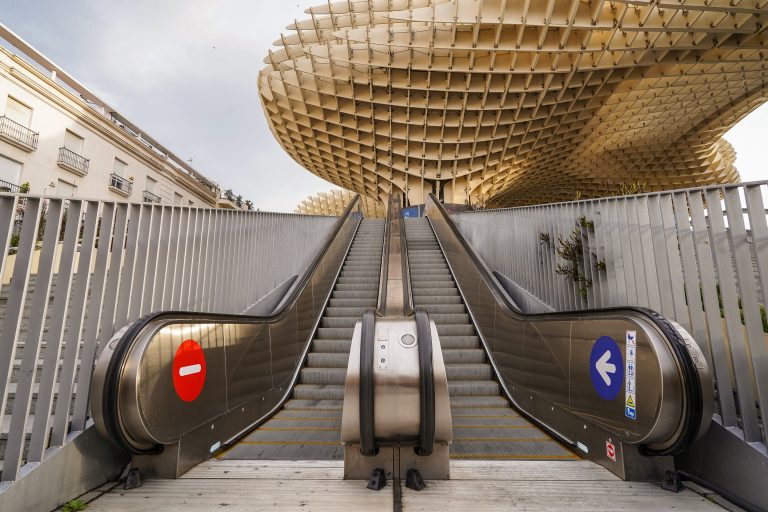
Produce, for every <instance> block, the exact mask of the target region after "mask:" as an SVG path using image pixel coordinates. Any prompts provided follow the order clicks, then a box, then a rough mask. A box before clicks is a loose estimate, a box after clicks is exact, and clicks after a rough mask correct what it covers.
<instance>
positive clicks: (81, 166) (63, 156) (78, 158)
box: [57, 147, 90, 175]
mask: <svg viewBox="0 0 768 512" xmlns="http://www.w3.org/2000/svg"><path fill="white" fill-rule="evenodd" d="M57 163H58V164H59V166H60V167H63V168H64V169H67V170H69V171H72V172H74V173H76V174H80V175H84V174H88V166H89V164H90V160H88V159H87V158H85V157H84V156H82V155H78V154H77V153H75V152H74V151H72V150H71V149H67V148H63V147H62V148H59V159H58V160H57Z"/></svg>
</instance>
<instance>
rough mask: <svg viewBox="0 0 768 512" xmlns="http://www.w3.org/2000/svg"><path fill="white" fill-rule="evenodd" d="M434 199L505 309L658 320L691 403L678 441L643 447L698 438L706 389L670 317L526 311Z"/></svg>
mask: <svg viewBox="0 0 768 512" xmlns="http://www.w3.org/2000/svg"><path fill="white" fill-rule="evenodd" d="M430 202H431V203H432V204H434V206H435V207H436V208H437V210H438V211H439V212H440V214H441V216H442V217H443V219H444V220H445V221H446V224H447V225H448V227H449V228H450V230H451V232H452V233H453V234H454V235H455V236H456V238H457V240H459V242H460V243H461V245H462V248H463V249H464V250H465V251H466V253H467V255H468V256H469V258H470V259H471V261H472V263H473V264H474V265H475V267H476V269H477V270H478V272H479V273H480V275H481V276H482V278H483V280H484V281H485V282H486V284H487V286H488V288H489V289H490V290H491V292H492V294H493V295H494V297H495V298H496V300H497V302H498V303H499V304H500V305H501V306H502V307H503V309H504V310H506V312H507V313H508V314H509V315H511V316H513V317H515V318H517V319H519V320H522V321H529V320H533V321H546V320H548V319H555V318H557V319H558V320H567V319H568V318H569V317H578V318H580V319H583V318H584V315H585V314H596V313H597V314H600V315H603V314H616V313H632V314H636V315H640V316H643V317H645V318H646V319H647V320H648V321H650V322H651V323H652V324H654V325H655V326H656V327H657V328H658V329H659V330H660V331H661V332H662V334H663V335H664V338H665V339H666V340H667V342H668V345H669V347H670V349H671V350H672V353H673V354H674V356H675V357H676V360H677V361H678V363H679V364H680V369H681V371H682V373H683V393H684V394H685V398H686V403H687V404H688V406H687V407H686V408H685V417H684V419H683V427H682V434H681V435H680V436H678V438H677V440H676V441H675V443H673V444H672V445H671V446H669V447H668V448H666V449H664V450H658V451H656V450H652V449H650V448H647V447H646V448H643V451H644V453H645V454H647V455H674V454H678V453H681V452H683V451H685V450H686V449H687V448H688V447H689V446H690V445H691V444H692V443H693V442H694V441H695V440H696V438H697V436H698V433H699V430H700V426H701V422H702V420H703V418H702V411H703V410H704V405H703V402H704V392H703V390H702V387H701V381H700V380H699V378H698V371H697V369H696V364H695V363H694V361H693V357H692V356H691V354H690V353H689V352H688V349H687V348H686V344H685V340H683V338H682V336H681V335H680V333H679V332H678V330H677V329H676V328H675V327H674V326H673V325H672V323H671V322H670V321H669V320H668V319H667V318H665V317H664V316H662V315H660V314H658V313H656V312H655V311H653V310H651V309H648V308H643V307H637V306H622V307H610V308H597V309H591V310H587V311H562V312H552V313H524V312H522V311H520V310H519V309H518V308H517V306H516V305H515V304H514V302H513V301H512V300H511V299H510V298H509V297H508V295H507V293H506V292H505V291H504V290H503V288H502V287H501V285H499V283H498V281H497V279H496V278H495V277H494V276H493V274H492V273H491V272H490V270H489V269H488V267H487V266H486V264H485V263H484V262H483V261H482V260H481V259H480V257H479V256H478V255H477V253H476V252H475V250H474V248H472V246H471V245H470V244H469V243H468V242H467V241H466V239H465V238H464V236H463V235H462V234H461V232H460V231H459V229H458V227H457V226H456V224H455V223H454V222H453V219H451V216H450V214H449V213H448V212H447V210H446V209H445V208H444V207H443V205H442V204H441V203H440V202H439V201H438V200H437V198H436V197H435V195H434V194H429V196H428V198H427V205H428V204H429V203H430ZM425 207H426V206H425Z"/></svg>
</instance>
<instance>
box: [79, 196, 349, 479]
mask: <svg viewBox="0 0 768 512" xmlns="http://www.w3.org/2000/svg"><path fill="white" fill-rule="evenodd" d="M356 203H357V199H355V201H353V202H352V203H350V206H348V208H347V210H346V211H345V214H344V215H343V216H342V217H341V218H340V219H339V222H338V223H337V226H336V228H335V229H334V233H333V235H332V236H331V237H329V239H328V241H327V242H326V245H325V246H324V248H323V250H322V251H321V252H320V253H319V254H318V256H317V257H316V258H315V260H314V262H313V263H312V264H311V265H310V268H309V269H308V270H307V271H306V272H305V274H304V276H303V277H302V278H301V279H300V281H299V283H298V285H297V286H296V288H295V289H294V291H292V292H290V296H289V297H287V298H286V300H285V302H284V306H283V307H281V309H280V310H279V311H278V312H275V313H274V314H273V315H272V316H268V317H248V316H239V315H219V314H205V313H188V312H163V313H156V314H152V315H149V316H147V317H144V318H142V319H140V320H139V321H137V322H135V323H134V324H132V325H130V326H128V327H126V328H125V329H123V330H121V331H120V332H118V333H117V335H116V336H115V337H114V338H113V339H112V340H110V341H109V343H107V344H106V346H105V347H104V351H103V352H102V354H101V356H100V358H99V361H98V363H97V366H96V369H95V371H94V376H93V384H92V386H91V389H92V393H91V410H92V412H93V417H94V421H95V423H96V427H97V429H98V430H99V432H100V433H102V435H104V436H105V437H107V438H108V439H110V440H112V441H113V442H114V443H115V444H117V445H118V446H120V447H122V448H124V449H125V450H127V451H129V452H131V453H134V454H156V453H157V451H158V448H157V447H158V446H160V445H166V449H165V450H163V454H162V455H161V456H155V459H156V460H157V467H158V468H161V469H162V470H160V469H158V471H160V473H158V472H155V471H153V470H150V471H149V474H155V475H159V474H162V475H165V476H170V477H174V476H178V475H179V474H182V473H183V472H184V471H185V470H186V469H188V468H189V467H191V466H192V465H194V464H195V463H197V462H200V461H201V460H205V458H208V457H210V456H211V453H212V452H215V451H216V450H217V448H218V447H219V446H221V445H223V444H226V443H227V442H229V441H230V440H232V439H234V438H237V437H238V436H240V435H241V434H242V433H243V432H244V431H245V432H247V431H248V430H250V429H251V428H252V426H253V425H254V424H258V423H259V422H261V421H263V420H264V418H265V417H268V416H270V415H271V413H272V412H273V411H274V410H277V409H278V408H279V407H280V406H281V404H282V403H283V402H284V401H285V400H287V399H288V397H289V392H290V390H291V388H292V385H293V382H294V381H295V380H297V379H298V378H299V371H300V366H299V363H300V361H303V358H304V354H305V351H306V350H308V348H309V346H310V343H311V335H312V333H313V330H314V327H315V322H318V323H319V321H320V320H319V318H318V317H319V312H320V308H317V315H316V316H314V318H315V320H312V317H313V315H315V311H316V308H315V297H322V298H323V301H325V300H326V299H327V298H328V297H329V296H330V295H331V291H332V287H333V282H334V280H335V278H336V276H337V275H338V274H339V272H340V269H341V266H342V264H343V262H344V258H345V257H346V254H347V252H348V250H349V248H350V246H351V244H352V239H353V237H354V235H355V233H356V231H357V230H358V226H359V224H360V217H359V216H358V215H357V214H355V213H354V212H353V208H354V207H355V205H356ZM307 317H310V318H309V319H307ZM300 318H301V321H300ZM187 340H193V341H194V342H195V343H196V344H197V345H198V346H199V347H201V349H202V350H201V353H202V355H203V357H202V360H200V361H198V364H192V365H189V368H187V367H185V368H187V373H186V374H185V376H186V375H192V374H195V375H198V374H199V375H200V376H202V381H203V383H204V385H203V386H202V388H201V390H200V391H199V394H197V395H194V396H192V398H190V399H187V398H185V397H184V396H183V393H180V392H179V391H178V388H176V387H175V386H176V384H174V380H175V379H176V377H180V376H182V375H181V373H179V375H178V376H177V375H176V370H175V369H174V368H173V363H174V358H175V357H176V356H177V355H178V352H179V349H180V347H181V346H182V344H183V343H184V342H185V341H187ZM225 353H226V357H225ZM179 371H181V370H179ZM188 381H189V380H186V381H185V382H188ZM182 439H183V440H184V442H183V443H182V442H181V441H182ZM169 445H172V446H173V448H171V447H170V446H169ZM160 459H165V460H164V461H163V460H160ZM153 464H154V462H153Z"/></svg>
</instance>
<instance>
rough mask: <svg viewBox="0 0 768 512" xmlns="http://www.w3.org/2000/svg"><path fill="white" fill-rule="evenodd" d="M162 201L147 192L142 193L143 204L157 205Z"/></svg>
mask: <svg viewBox="0 0 768 512" xmlns="http://www.w3.org/2000/svg"><path fill="white" fill-rule="evenodd" d="M161 200H162V199H161V198H160V196H158V195H155V194H153V193H152V192H150V191H149V190H145V191H144V202H145V203H159V202H160V201H161Z"/></svg>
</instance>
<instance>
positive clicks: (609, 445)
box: [605, 438, 616, 462]
mask: <svg viewBox="0 0 768 512" xmlns="http://www.w3.org/2000/svg"><path fill="white" fill-rule="evenodd" d="M605 455H606V456H607V457H608V458H609V459H611V460H612V461H613V462H616V445H615V444H613V441H612V440H611V439H610V438H608V439H607V440H606V441H605Z"/></svg>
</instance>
